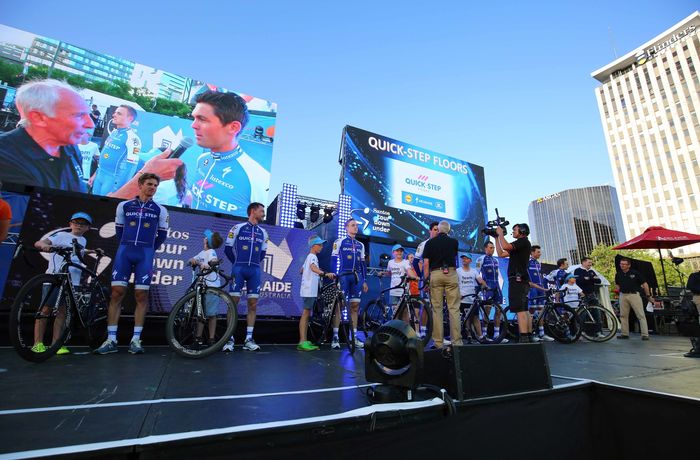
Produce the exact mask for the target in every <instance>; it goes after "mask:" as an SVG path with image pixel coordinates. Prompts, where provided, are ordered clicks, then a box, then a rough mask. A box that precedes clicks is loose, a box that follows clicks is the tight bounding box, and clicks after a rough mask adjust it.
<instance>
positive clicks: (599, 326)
mask: <svg viewBox="0 0 700 460" xmlns="http://www.w3.org/2000/svg"><path fill="white" fill-rule="evenodd" d="M576 314H577V315H578V319H579V321H580V323H581V335H582V336H583V337H584V338H585V339H587V340H590V341H591V342H607V341H608V340H610V339H612V338H613V337H615V335H617V318H615V315H613V314H612V312H610V310H608V309H607V308H604V307H599V306H596V305H591V306H588V307H586V308H579V309H578V311H577V312H576ZM597 318H599V320H597Z"/></svg>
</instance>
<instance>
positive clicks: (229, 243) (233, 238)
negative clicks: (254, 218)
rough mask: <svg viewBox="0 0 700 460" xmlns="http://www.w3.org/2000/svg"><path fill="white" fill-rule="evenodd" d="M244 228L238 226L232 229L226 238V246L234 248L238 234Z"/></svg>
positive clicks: (240, 225)
mask: <svg viewBox="0 0 700 460" xmlns="http://www.w3.org/2000/svg"><path fill="white" fill-rule="evenodd" d="M242 226H243V224H236V225H234V226H233V227H231V230H229V231H228V236H227V237H226V246H234V243H235V241H236V237H237V236H238V232H240V231H241V227H242Z"/></svg>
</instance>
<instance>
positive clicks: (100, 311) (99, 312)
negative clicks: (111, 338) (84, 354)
mask: <svg viewBox="0 0 700 460" xmlns="http://www.w3.org/2000/svg"><path fill="white" fill-rule="evenodd" d="M89 294H90V297H89V300H83V299H81V301H80V302H79V304H80V303H83V302H85V303H84V304H83V305H80V306H79V307H78V311H79V312H80V320H81V322H82V324H83V327H84V330H85V340H86V342H87V344H88V346H89V347H90V350H95V349H96V348H97V347H99V346H100V345H101V344H102V342H104V341H105V339H106V338H107V311H108V309H109V291H108V290H106V289H105V287H103V286H102V284H100V283H99V282H97V283H95V284H94V285H93V286H92V287H91V288H90V291H89ZM83 295H84V294H83Z"/></svg>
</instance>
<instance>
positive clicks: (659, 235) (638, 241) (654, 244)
mask: <svg viewBox="0 0 700 460" xmlns="http://www.w3.org/2000/svg"><path fill="white" fill-rule="evenodd" d="M693 243H700V235H695V234H693V233H686V232H679V231H677V230H669V229H666V228H663V227H649V228H647V229H646V230H644V233H642V234H641V235H639V236H636V237H634V238H632V239H631V240H629V241H625V242H624V243H620V244H618V245H617V246H615V247H614V248H613V249H657V250H658V251H659V261H661V271H662V272H663V275H664V287H666V292H667V293H668V284H667V282H666V269H665V268H664V261H663V258H662V257H661V249H673V248H679V247H681V246H686V245H688V244H693Z"/></svg>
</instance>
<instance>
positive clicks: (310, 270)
mask: <svg viewBox="0 0 700 460" xmlns="http://www.w3.org/2000/svg"><path fill="white" fill-rule="evenodd" d="M325 242H326V240H324V239H321V237H320V236H318V235H316V236H312V237H311V238H309V254H308V255H307V256H306V260H305V261H304V266H303V267H302V268H301V289H300V290H299V294H300V295H301V300H302V305H303V307H304V308H303V311H302V312H301V318H299V344H298V345H297V350H299V351H314V350H318V347H317V346H316V345H314V344H313V343H311V342H309V341H308V340H307V339H306V331H307V329H308V327H309V317H310V316H311V309H312V308H313V307H314V303H315V302H316V297H318V282H319V278H320V277H321V276H323V277H327V278H331V279H332V278H334V277H335V274H333V273H329V272H325V271H323V270H321V269H320V268H319V267H318V253H320V252H321V250H322V249H323V244H324V243H325Z"/></svg>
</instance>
